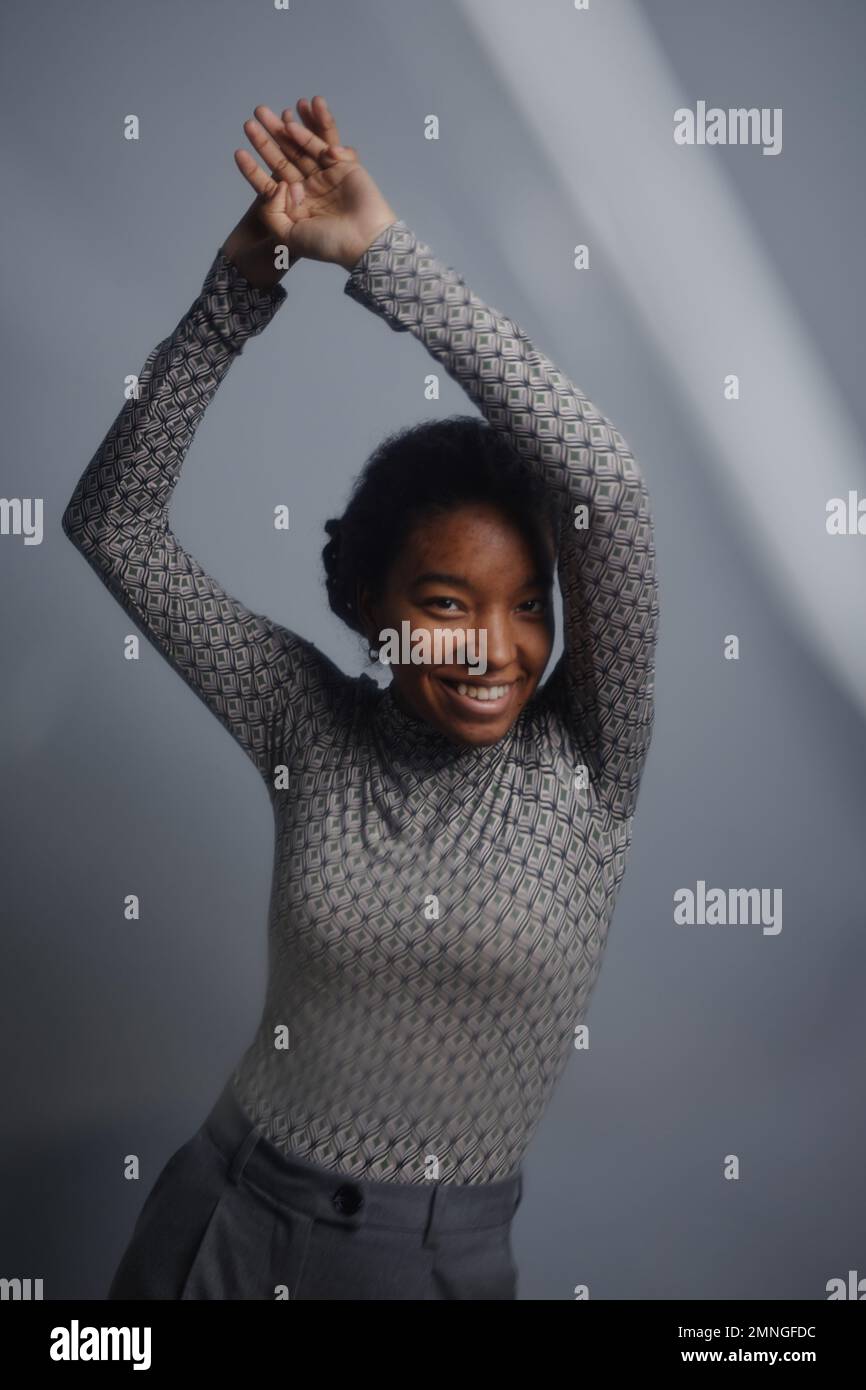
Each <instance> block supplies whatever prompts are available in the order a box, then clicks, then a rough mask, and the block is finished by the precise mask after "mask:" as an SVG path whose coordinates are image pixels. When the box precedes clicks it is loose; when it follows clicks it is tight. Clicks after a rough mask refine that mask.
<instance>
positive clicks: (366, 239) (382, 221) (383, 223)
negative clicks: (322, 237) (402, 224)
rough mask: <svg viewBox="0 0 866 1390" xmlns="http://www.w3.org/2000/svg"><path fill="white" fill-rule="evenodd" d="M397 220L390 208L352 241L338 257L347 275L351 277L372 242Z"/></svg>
mask: <svg viewBox="0 0 866 1390" xmlns="http://www.w3.org/2000/svg"><path fill="white" fill-rule="evenodd" d="M397 220H398V218H397V214H396V212H394V211H393V209H392V208H388V210H387V212H384V213H383V214H382V216H381V218H378V219H377V220H376V221H375V222H373V223H372V224H371V226H370V227H369V228H365V230H364V232H363V233H361V234H360V235H359V236H358V237H357V239H356V240H354V241H353V243H352V245H351V246H350V247H348V248H347V250H346V252H345V254H344V255H342V256H341V257H340V259H339V261H338V264H339V265H341V266H342V267H343V269H344V270H345V271H346V273H347V274H349V275H351V273H352V271H353V270H354V268H355V266H356V265H357V264H358V262H359V260H360V259H361V257H362V256H364V255H365V254H366V253H367V251H369V249H370V247H371V246H372V245H373V242H374V241H378V239H379V237H380V236H381V235H382V233H383V232H384V231H385V229H386V228H387V227H390V226H391V225H392V223H394V222H396V221H397Z"/></svg>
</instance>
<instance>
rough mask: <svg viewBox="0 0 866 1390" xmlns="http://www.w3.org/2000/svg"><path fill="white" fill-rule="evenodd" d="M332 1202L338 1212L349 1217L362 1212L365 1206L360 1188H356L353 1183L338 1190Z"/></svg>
mask: <svg viewBox="0 0 866 1390" xmlns="http://www.w3.org/2000/svg"><path fill="white" fill-rule="evenodd" d="M331 1201H332V1202H333V1203H334V1206H335V1207H336V1209H337V1211H342V1212H345V1214H346V1215H347V1216H354V1214H355V1212H356V1211H360V1210H361V1207H362V1206H363V1205H364V1194H363V1192H361V1190H360V1188H357V1187H355V1186H354V1185H353V1184H352V1183H344V1184H343V1186H342V1187H338V1188H337V1190H336V1192H335V1193H334V1195H333V1197H332V1198H331Z"/></svg>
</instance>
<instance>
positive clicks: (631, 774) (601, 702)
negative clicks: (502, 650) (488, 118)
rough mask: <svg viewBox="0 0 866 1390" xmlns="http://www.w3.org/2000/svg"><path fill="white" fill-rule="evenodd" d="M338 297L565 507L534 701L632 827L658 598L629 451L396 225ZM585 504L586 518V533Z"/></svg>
mask: <svg viewBox="0 0 866 1390" xmlns="http://www.w3.org/2000/svg"><path fill="white" fill-rule="evenodd" d="M344 289H345V292H346V293H347V294H348V295H350V296H351V297H352V298H353V299H356V300H358V301H359V302H360V303H362V304H364V305H365V306H366V307H368V308H369V309H372V310H373V312H375V313H377V314H379V315H380V316H381V317H382V318H384V319H385V321H386V322H387V323H388V324H389V325H390V327H391V328H393V329H395V330H396V331H398V332H409V333H411V334H413V336H414V337H416V338H418V339H419V340H420V341H421V342H422V343H423V344H424V346H425V347H426V348H427V350H428V352H429V353H430V354H431V355H432V356H433V357H434V358H435V359H436V360H437V361H438V362H440V363H441V364H442V367H443V368H444V369H445V371H446V372H447V373H448V375H449V376H450V377H452V378H453V379H454V380H455V381H456V382H458V384H459V385H460V386H462V387H463V389H464V390H465V391H466V393H467V394H468V395H469V396H470V397H471V399H472V400H473V401H474V403H475V404H476V405H477V406H478V408H479V409H480V410H481V411H482V412H483V414H484V415H485V417H486V419H487V420H488V421H489V423H490V425H491V426H492V427H493V428H494V429H496V430H499V431H501V432H502V433H503V434H505V435H507V436H508V438H509V440H510V441H511V443H512V445H513V446H514V448H515V450H516V451H517V452H518V453H519V454H520V455H521V456H522V457H523V459H524V460H526V461H527V463H528V465H529V466H530V467H531V468H532V469H533V470H534V471H536V472H537V473H538V474H539V475H540V477H541V478H542V479H543V480H544V481H545V482H546V483H547V484H548V486H549V487H551V488H552V489H553V490H554V491H555V492H556V494H557V496H558V497H559V498H560V499H561V502H562V512H561V515H562V525H561V532H560V553H559V566H558V572H559V582H560V588H561V590H562V595H563V605H564V653H563V656H562V658H561V660H560V661H559V662H558V664H557V666H556V668H555V670H554V671H553V673H552V674H551V676H550V678H549V680H548V682H547V684H546V686H545V687H544V688H543V691H542V698H544V699H545V700H546V701H547V702H548V703H549V708H550V709H551V711H552V713H553V714H554V717H555V718H557V719H558V720H559V721H560V723H561V727H562V729H563V731H564V732H565V734H566V735H567V737H568V738H569V739H570V742H571V744H572V746H573V751H574V757H575V760H576V761H586V763H587V764H588V766H589V771H590V778H591V780H592V783H593V785H594V786H595V787H596V789H597V790H598V791H599V792H600V794H601V795H602V796H603V797H604V798H605V800H606V801H607V803H608V805H609V807H610V810H611V812H612V814H613V815H615V816H617V817H627V816H630V815H631V814H633V812H634V809H635V804H636V801H637V794H638V788H639V785H640V780H641V774H642V772H643V767H644V762H645V759H646V754H647V750H648V748H649V743H650V738H651V734H652V725H653V717H654V696H653V680H654V661H655V644H656V635H657V627H658V586H657V580H656V571H655V551H654V544H653V525H652V517H651V512H650V501H649V496H648V493H647V487H646V483H645V481H644V478H643V475H642V473H641V471H640V469H639V467H638V465H637V464H636V463H635V460H634V458H633V456H632V454H631V451H630V450H629V448H628V446H627V444H626V443H625V440H624V439H623V438H622V436H621V435H620V434H619V432H618V431H617V430H616V429H615V428H614V426H613V425H612V424H611V423H610V421H609V420H607V419H606V418H605V417H604V416H603V415H601V414H600V413H599V411H598V410H596V408H595V406H593V405H592V403H591V402H590V401H589V400H587V398H586V396H584V395H583V393H582V392H581V391H580V390H578V388H577V387H576V386H575V385H573V383H572V382H571V381H569V380H568V378H567V377H566V376H565V375H564V373H562V372H561V371H559V370H558V369H557V368H556V367H555V366H554V365H553V363H552V362H551V361H550V359H549V358H547V357H545V356H544V354H543V353H541V352H539V351H538V349H537V348H535V347H534V346H533V344H532V342H531V341H530V340H529V338H528V337H527V335H526V334H525V333H524V332H523V330H522V329H521V328H520V327H519V326H518V325H517V324H516V323H515V322H514V321H513V319H510V318H507V317H506V316H505V315H504V314H502V313H500V312H499V310H498V309H494V308H491V307H490V305H488V304H485V303H484V301H483V300H482V299H480V298H479V297H478V295H476V294H473V293H472V291H471V290H470V289H469V288H468V286H467V285H466V283H465V282H464V281H463V279H462V278H461V277H460V275H459V274H458V273H457V271H455V270H453V269H451V268H450V267H448V266H446V265H443V264H442V262H441V261H439V260H437V259H436V257H435V256H434V254H433V252H432V251H431V250H430V247H429V246H427V245H426V244H425V243H424V242H421V241H419V239H418V238H417V237H416V235H415V233H414V232H413V231H412V230H411V229H410V228H409V227H408V226H407V224H406V223H405V222H404V221H403V220H402V219H397V220H395V221H394V222H393V223H392V224H391V225H390V226H389V227H386V228H385V229H384V230H383V231H382V232H381V233H380V234H379V236H378V237H377V238H376V239H375V241H373V242H372V243H371V245H370V246H368V247H367V249H366V251H365V252H364V254H363V255H362V256H361V257H360V259H359V260H358V261H357V263H356V264H355V265H354V266H353V267H352V268H351V272H350V274H349V278H348V280H347V281H346V283H345V286H344ZM581 504H586V506H587V508H588V526H587V527H586V528H585V529H576V526H575V522H576V521H577V522H578V523H581V522H582V514H581V512H580V511H579V510H576V509H579V508H580V506H581Z"/></svg>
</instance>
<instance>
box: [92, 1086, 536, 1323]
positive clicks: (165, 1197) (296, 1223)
mask: <svg viewBox="0 0 866 1390" xmlns="http://www.w3.org/2000/svg"><path fill="white" fill-rule="evenodd" d="M522 1187H523V1177H522V1173H521V1172H519V1171H518V1172H517V1173H515V1174H512V1175H511V1176H510V1177H508V1178H505V1179H502V1180H500V1181H498V1182H484V1183H449V1182H433V1181H430V1182H426V1183H399V1182H372V1181H370V1182H368V1181H366V1180H361V1179H357V1178H352V1177H349V1176H347V1175H344V1174H341V1173H339V1172H335V1171H331V1170H329V1169H327V1168H322V1167H319V1166H318V1165H317V1164H313V1163H310V1162H308V1161H307V1160H306V1159H301V1158H296V1157H286V1156H285V1155H284V1154H283V1153H282V1152H281V1151H280V1150H279V1149H277V1148H276V1146H275V1145H273V1144H271V1143H270V1141H269V1140H268V1139H265V1138H263V1137H262V1136H260V1135H259V1134H258V1133H257V1131H256V1130H255V1129H254V1127H253V1124H252V1121H251V1120H250V1118H249V1116H248V1115H247V1114H246V1112H245V1111H244V1110H243V1108H242V1107H241V1105H240V1103H239V1101H238V1099H237V1097H236V1095H235V1093H234V1090H233V1089H232V1085H231V1081H229V1082H228V1083H227V1085H226V1087H225V1089H224V1090H223V1092H222V1094H221V1095H220V1097H219V1099H218V1100H217V1102H216V1104H215V1105H214V1107H213V1109H212V1111H211V1112H210V1114H209V1115H208V1117H207V1119H206V1120H205V1121H204V1123H203V1124H202V1126H201V1128H200V1129H199V1130H198V1131H197V1132H196V1133H195V1134H194V1135H193V1137H192V1138H191V1139H189V1140H188V1141H187V1142H186V1143H185V1144H183V1145H182V1146H181V1148H179V1149H178V1150H177V1152H176V1153H174V1154H173V1155H172V1156H171V1158H170V1159H169V1160H168V1162H167V1163H166V1165H165V1167H164V1168H163V1170H162V1172H161V1173H160V1174H159V1176H158V1177H157V1180H156V1182H155V1183H154V1186H153V1188H152V1189H151V1191H150V1193H149V1194H148V1196H147V1198H146V1200H145V1203H144V1206H143V1207H142V1209H141V1212H140V1214H139V1217H138V1220H137V1221H136V1224H135V1227H134V1229H133V1232H132V1237H131V1239H130V1242H129V1245H128V1246H127V1248H126V1251H125V1253H124V1255H123V1258H122V1259H121V1261H120V1264H119V1266H118V1268H117V1271H116V1273H115V1275H114V1279H113V1280H112V1283H111V1287H110V1289H109V1292H108V1298H109V1299H150V1298H158V1299H235V1298H254V1299H268V1300H279V1299H300V1300H313V1299H412V1300H425V1301H426V1300H428V1299H493V1300H499V1299H515V1298H516V1297H517V1269H516V1267H515V1264H514V1258H513V1254H512V1250H511V1221H512V1218H513V1216H514V1212H515V1211H516V1209H517V1206H518V1204H519V1202H520V1198H521V1194H522Z"/></svg>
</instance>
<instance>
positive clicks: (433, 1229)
mask: <svg viewBox="0 0 866 1390" xmlns="http://www.w3.org/2000/svg"><path fill="white" fill-rule="evenodd" d="M431 1185H432V1187H433V1193H432V1196H431V1198H430V1213H429V1215H428V1217H427V1224H426V1226H425V1227H424V1240H423V1242H422V1244H423V1245H426V1246H434V1247H435V1245H436V1244H437V1241H436V1236H437V1235H438V1234H439V1228H440V1225H441V1222H440V1217H441V1216H442V1213H443V1212H444V1210H445V1197H446V1193H447V1188H448V1184H447V1183H445V1182H443V1181H442V1179H441V1178H439V1179H437V1181H436V1182H435V1183H433V1184H431Z"/></svg>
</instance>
